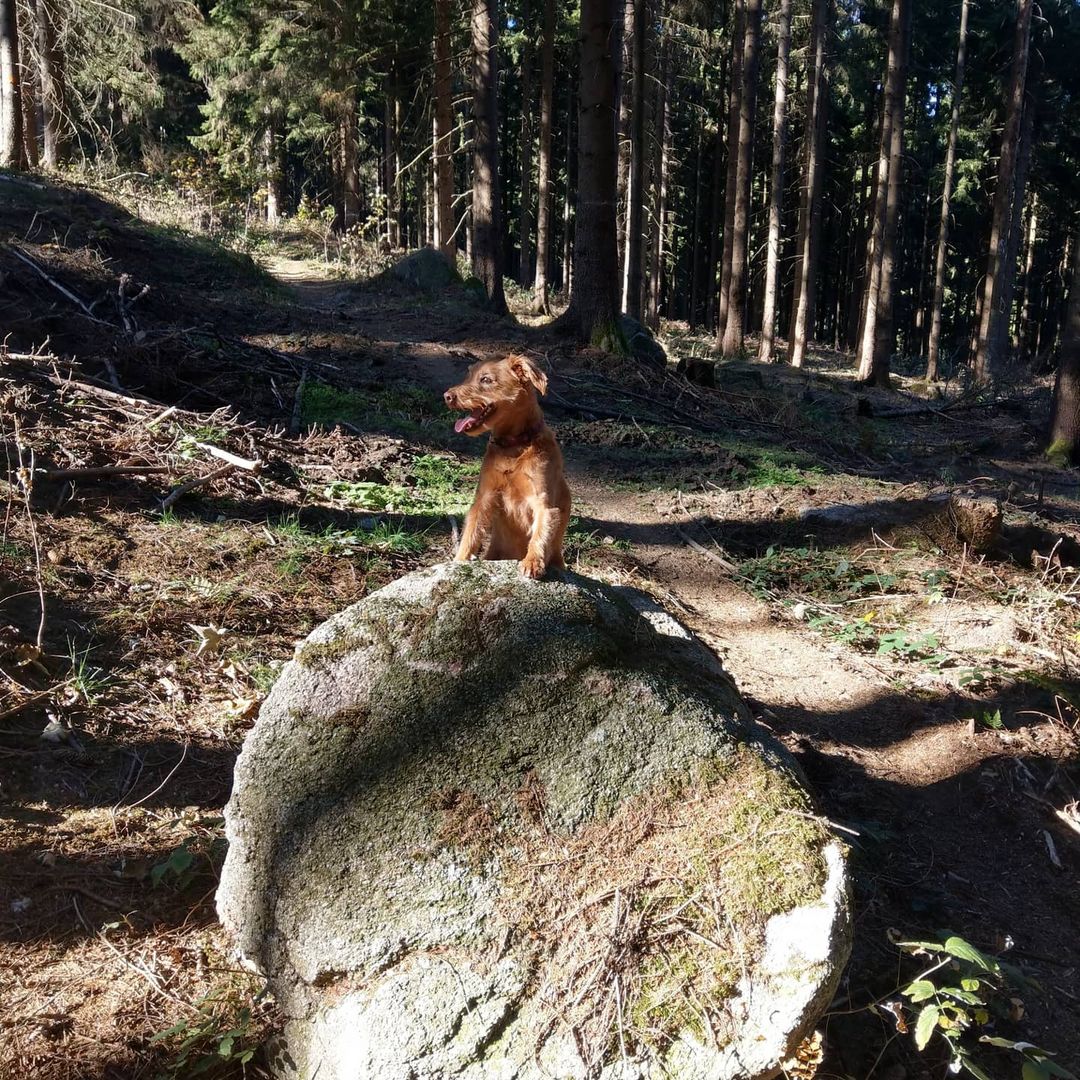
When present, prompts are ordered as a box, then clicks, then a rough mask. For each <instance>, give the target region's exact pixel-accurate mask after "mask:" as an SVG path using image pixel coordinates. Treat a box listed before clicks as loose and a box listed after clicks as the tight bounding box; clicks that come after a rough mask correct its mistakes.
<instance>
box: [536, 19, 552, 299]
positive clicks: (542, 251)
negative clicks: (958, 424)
mask: <svg viewBox="0 0 1080 1080" xmlns="http://www.w3.org/2000/svg"><path fill="white" fill-rule="evenodd" d="M554 94H555V0H544V26H543V30H542V44H541V46H540V161H539V164H538V170H537V177H536V279H535V281H534V284H533V310H534V311H536V312H537V313H539V314H543V315H549V314H550V313H551V312H550V307H549V304H548V262H549V260H550V259H551V253H550V248H551V112H552V106H553V104H554V100H553V99H554Z"/></svg>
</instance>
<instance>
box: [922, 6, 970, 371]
mask: <svg viewBox="0 0 1080 1080" xmlns="http://www.w3.org/2000/svg"><path fill="white" fill-rule="evenodd" d="M970 6H971V0H962V2H961V5H960V41H959V44H958V45H957V47H956V77H955V78H954V79H953V92H952V119H951V120H950V121H949V141H948V145H947V147H946V150H945V178H944V181H943V183H942V188H941V222H940V224H939V225H938V241H937V254H936V256H935V257H934V297H933V300H932V301H931V312H930V343H929V345H928V347H927V354H926V377H927V379H929V380H931V381H932V380H934V379H936V378H937V377H938V370H939V367H940V363H941V359H940V358H941V308H942V304H943V303H944V299H945V258H946V254H947V252H948V248H949V213H950V208H951V205H952V188H953V176H954V175H955V173H956V139H957V135H958V133H959V131H960V102H961V101H962V100H963V94H964V70H965V68H966V67H967V28H968V10H969V8H970Z"/></svg>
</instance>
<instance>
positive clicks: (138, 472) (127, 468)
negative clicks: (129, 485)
mask: <svg viewBox="0 0 1080 1080" xmlns="http://www.w3.org/2000/svg"><path fill="white" fill-rule="evenodd" d="M172 472H176V469H175V468H174V467H173V466H172V465H96V466H94V465H88V466H87V467H86V468H81V469H38V471H37V475H38V476H39V477H40V478H41V479H42V480H89V479H91V478H92V477H96V476H149V475H150V474H151V473H172Z"/></svg>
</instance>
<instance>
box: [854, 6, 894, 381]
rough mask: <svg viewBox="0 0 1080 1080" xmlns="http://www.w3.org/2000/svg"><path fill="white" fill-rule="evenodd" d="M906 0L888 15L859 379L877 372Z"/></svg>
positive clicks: (868, 378)
mask: <svg viewBox="0 0 1080 1080" xmlns="http://www.w3.org/2000/svg"><path fill="white" fill-rule="evenodd" d="M904 6H905V5H904V0H892V13H891V15H890V17H889V57H888V65H887V71H886V75H885V102H884V104H883V106H882V113H881V143H880V145H879V149H878V168H877V187H876V190H875V192H874V217H873V228H872V229H871V233H870V251H869V253H868V264H869V265H868V269H869V274H868V276H867V283H866V292H865V295H864V297H863V319H862V333H861V336H860V340H859V356H858V359H859V379H860V380H862V381H864V382H865V381H869V380H870V379H871V378H872V376H873V374H874V351H875V344H876V342H877V335H878V326H877V323H878V312H879V304H880V300H881V274H882V267H883V265H884V251H885V234H886V229H887V218H888V210H889V192H890V184H889V164H890V162H891V161H892V151H893V132H892V129H893V123H894V122H895V120H896V115H897V104H896V101H897V96H898V95H899V96H900V97H901V104H900V109H901V110H902V109H903V100H902V99H903V92H904V91H903V82H902V79H901V74H902V67H903V61H902V56H901V52H902V45H903V16H904Z"/></svg>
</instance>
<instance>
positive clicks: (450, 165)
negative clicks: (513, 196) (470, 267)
mask: <svg viewBox="0 0 1080 1080" xmlns="http://www.w3.org/2000/svg"><path fill="white" fill-rule="evenodd" d="M452 47H453V41H452V38H451V34H450V0H435V132H434V136H435V146H434V153H435V247H436V248H437V249H438V250H439V251H441V252H442V255H443V258H444V259H446V261H447V263H449V264H450V266H451V267H452V268H454V267H456V265H457V252H456V250H455V249H456V247H457V244H456V242H455V240H454V157H453V152H454V145H453V129H454V101H453V97H454V76H453V69H452V68H451V63H450V53H451V48H452Z"/></svg>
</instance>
